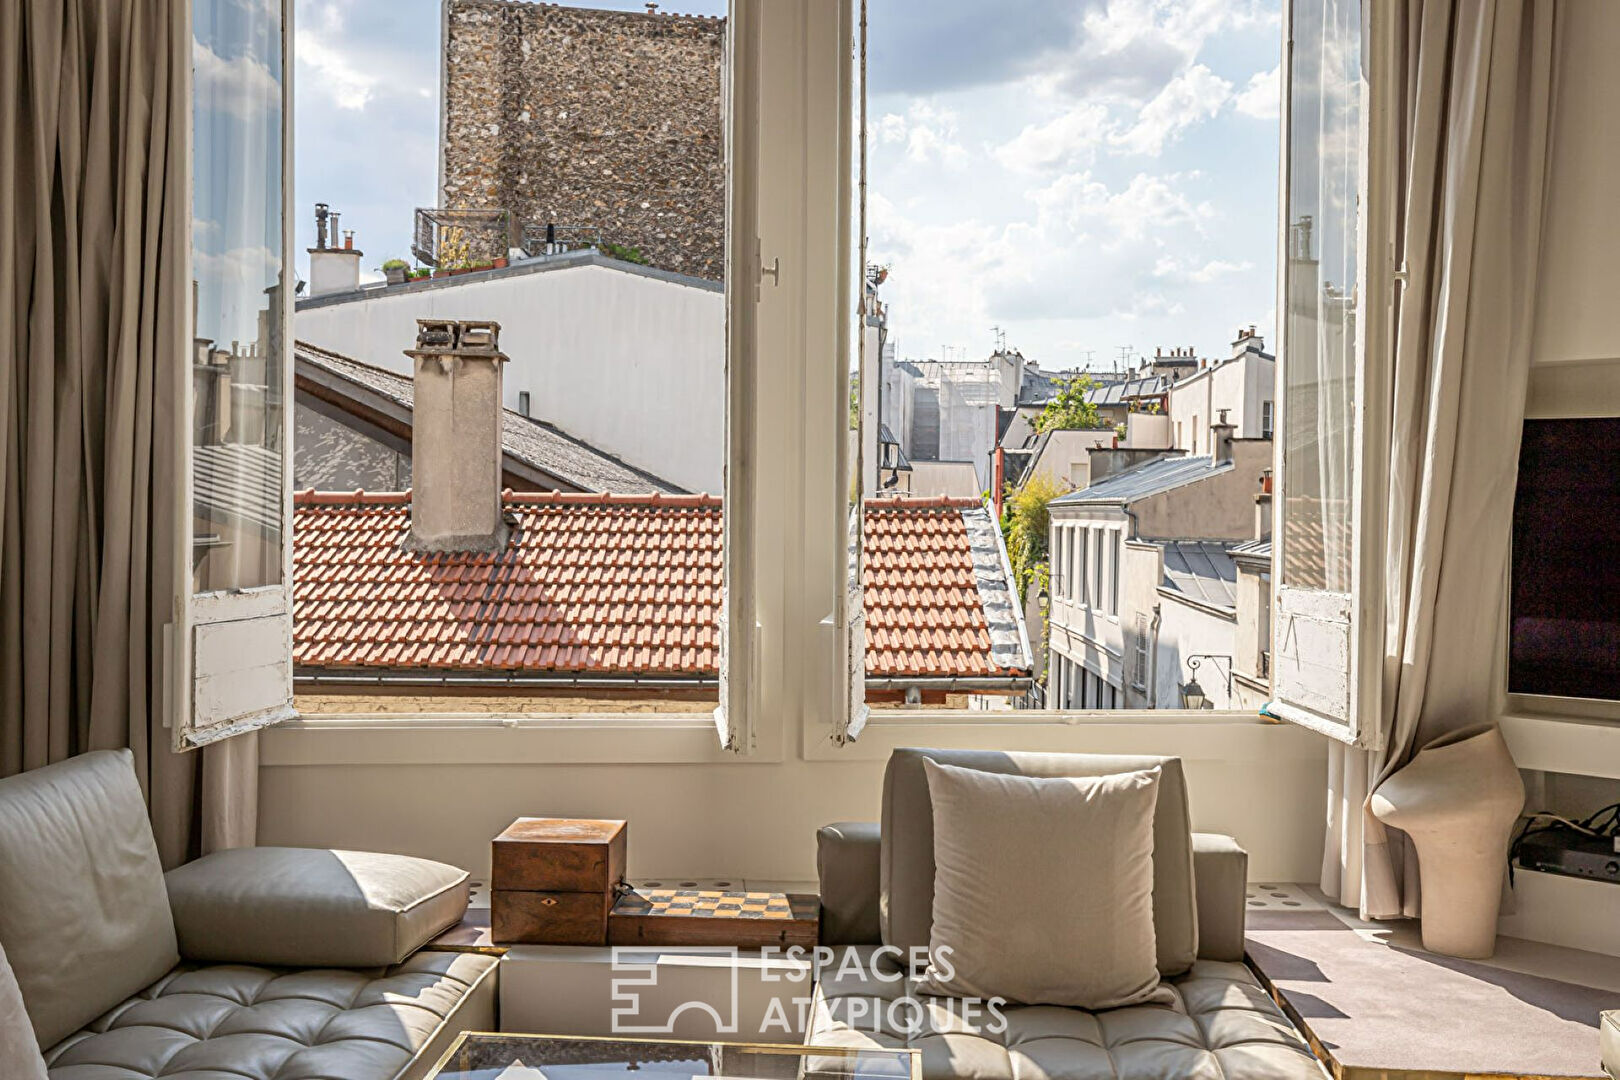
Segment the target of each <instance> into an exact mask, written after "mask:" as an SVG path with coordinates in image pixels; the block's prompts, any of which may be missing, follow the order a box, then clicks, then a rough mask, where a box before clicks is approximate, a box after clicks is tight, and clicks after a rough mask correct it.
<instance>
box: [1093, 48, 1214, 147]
mask: <svg viewBox="0 0 1620 1080" xmlns="http://www.w3.org/2000/svg"><path fill="white" fill-rule="evenodd" d="M1231 96H1232V84H1231V83H1229V82H1227V81H1226V80H1225V79H1223V78H1221V77H1220V76H1219V75H1217V74H1215V73H1214V72H1213V71H1211V70H1209V68H1207V67H1205V66H1204V65H1203V64H1197V65H1195V66H1193V67H1190V68H1188V69H1187V70H1186V71H1183V72H1182V73H1181V74H1179V75H1177V76H1176V77H1175V78H1173V79H1171V80H1170V81H1169V82H1168V83H1166V84H1165V87H1164V89H1162V90H1160V91H1159V92H1158V94H1156V95H1155V96H1154V98H1153V100H1151V101H1149V102H1148V103H1147V104H1146V105H1143V106H1142V108H1141V110H1140V111H1139V112H1138V113H1137V114H1136V122H1135V123H1134V124H1132V125H1131V126H1130V127H1128V128H1125V129H1124V130H1122V131H1119V132H1116V133H1114V134H1112V135H1110V136H1109V139H1108V141H1109V142H1110V143H1111V144H1113V145H1114V146H1117V147H1119V148H1120V150H1121V151H1123V152H1124V153H1128V154H1145V155H1147V156H1149V157H1157V156H1158V155H1159V154H1162V153H1163V152H1164V148H1165V146H1166V145H1168V144H1169V143H1172V142H1175V140H1176V139H1178V138H1180V137H1181V134H1182V133H1183V132H1185V131H1186V130H1187V129H1188V128H1191V127H1192V126H1194V125H1195V124H1198V123H1199V122H1201V121H1204V120H1209V119H1212V118H1213V117H1214V116H1215V114H1217V113H1219V112H1220V111H1221V106H1223V105H1225V104H1226V102H1227V99H1228V98H1230V97H1231Z"/></svg>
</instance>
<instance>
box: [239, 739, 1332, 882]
mask: <svg viewBox="0 0 1620 1080" xmlns="http://www.w3.org/2000/svg"><path fill="white" fill-rule="evenodd" d="M971 715H972V716H974V717H975V718H976V719H975V720H974V721H971V722H960V723H950V724H943V725H942V724H929V723H925V722H921V721H919V722H915V723H910V722H906V721H880V720H874V721H873V722H872V724H870V725H869V726H868V728H867V731H866V733H865V734H864V735H863V736H862V738H861V741H860V742H859V743H856V744H854V745H853V746H850V747H847V748H844V749H836V748H833V747H832V746H830V745H829V744H828V743H827V742H826V739H825V735H824V734H823V733H821V732H816V733H813V734H812V735H811V736H810V737H809V738H806V739H805V740H804V741H803V743H802V744H801V742H800V735H801V732H800V731H799V730H798V729H796V728H791V727H790V728H789V730H788V735H789V740H788V743H789V745H788V746H787V748H786V752H785V753H783V754H782V755H781V756H780V758H779V759H773V758H770V757H767V758H766V759H765V760H757V761H746V760H744V761H707V762H705V761H690V760H688V761H681V762H672V763H669V764H657V763H641V764H609V763H602V764H545V763H543V762H542V761H537V760H535V759H534V758H535V757H536V756H537V755H533V754H530V753H528V752H527V741H528V740H530V739H532V738H536V737H539V736H537V735H535V734H534V729H536V728H538V727H540V726H541V725H543V724H544V723H545V722H544V721H535V722H532V723H530V724H528V725H526V726H524V727H509V726H505V725H502V724H501V723H500V722H498V721H484V722H481V723H480V724H478V725H476V726H475V725H472V724H469V725H467V726H462V727H459V728H440V729H439V730H431V725H429V724H425V723H424V722H421V721H416V722H414V723H415V724H416V727H415V728H414V729H413V728H411V727H409V725H410V724H411V723H412V722H409V721H406V722H393V723H389V722H378V721H371V722H362V723H363V724H368V723H369V724H370V726H372V727H375V728H377V729H378V730H362V731H359V732H356V731H354V730H350V731H347V732H344V731H341V730H340V731H334V732H330V733H328V732H326V731H323V730H322V729H321V728H320V727H319V723H320V722H315V723H312V724H306V725H304V726H294V727H288V728H278V729H274V730H271V731H268V732H266V733H264V735H263V736H261V751H260V760H261V768H260V772H259V776H260V794H259V798H260V810H259V837H258V839H259V843H261V844H285V845H310V846H320V847H327V846H330V847H340V848H350V849H355V848H359V849H371V850H383V851H399V852H405V853H410V854H415V855H421V856H424V857H427V858H433V859H440V860H443V861H446V862H449V863H452V864H454V865H458V866H464V867H467V868H468V869H470V870H472V871H473V873H474V874H475V876H479V877H482V876H483V875H485V874H487V872H488V865H489V841H490V838H491V837H493V836H494V835H495V834H496V833H498V832H499V831H500V830H501V829H502V828H504V827H505V826H506V825H508V824H510V823H511V821H512V820H513V819H514V818H516V817H519V816H521V815H525V814H528V815H564V816H575V817H580V816H599V817H616V818H625V819H627V820H628V821H629V822H630V869H631V872H632V873H633V874H636V875H638V876H657V875H672V874H684V875H692V876H704V877H710V876H736V877H744V878H751V879H755V880H775V881H808V880H810V879H813V878H814V876H815V830H816V828H817V827H818V826H820V825H824V824H827V823H828V822H833V821H875V820H877V819H878V817H879V816H880V812H881V810H880V802H881V797H882V788H883V765H884V761H885V760H886V759H887V756H888V753H889V751H890V750H891V749H892V748H894V747H897V746H915V745H925V746H939V745H952V746H963V747H977V748H986V749H1031V750H1054V751H1073V752H1095V753H1164V754H1175V755H1178V756H1180V757H1181V758H1182V759H1183V763H1184V766H1185V768H1186V771H1187V777H1188V782H1189V785H1190V788H1191V798H1192V811H1193V825H1194V827H1195V828H1197V829H1200V830H1204V831H1213V832H1226V833H1230V834H1232V835H1235V836H1236V837H1237V838H1238V840H1239V841H1240V842H1241V843H1242V844H1243V845H1244V846H1245V847H1247V848H1248V850H1249V852H1250V864H1249V870H1250V876H1251V878H1253V879H1255V880H1284V881H1308V880H1314V878H1315V877H1316V874H1317V872H1318V868H1319V866H1320V863H1321V856H1322V851H1321V843H1322V835H1323V829H1322V812H1321V809H1322V806H1323V805H1324V800H1325V799H1326V789H1325V778H1326V775H1327V765H1326V744H1325V742H1324V741H1323V740H1322V738H1321V737H1320V736H1316V735H1312V734H1310V733H1308V732H1305V731H1302V730H1300V729H1298V728H1293V727H1288V726H1283V725H1274V724H1267V723H1263V722H1260V721H1255V720H1250V721H1238V722H1230V721H1220V720H1217V719H1215V718H1213V717H1206V716H1201V715H1194V714H1159V715H1158V716H1155V717H1152V718H1147V719H1144V720H1141V721H1132V722H1124V723H1122V722H1118V721H1117V720H1116V719H1110V717H1117V716H1118V714H1108V716H1104V717H1098V718H1095V719H1093V720H1085V721H1079V722H1072V721H1071V722H1058V723H1053V722H1047V723H1009V722H1008V719H1007V718H1008V717H1011V716H1014V715H1019V716H1027V715H1028V714H1005V713H1003V714H990V713H973V714H971ZM992 717H1000V719H993V718H992ZM658 723H659V724H663V723H665V722H662V721H660V722H658ZM667 723H669V724H671V725H679V724H681V723H682V722H681V721H669V722H667ZM693 734H694V736H701V738H702V739H706V740H707V742H708V744H710V745H712V744H713V742H714V731H713V727H712V725H711V724H708V723H706V722H703V721H699V722H698V723H697V725H696V727H695V729H694V731H693ZM650 741H651V740H650V739H649V742H650ZM386 758H392V759H394V760H382V759H386Z"/></svg>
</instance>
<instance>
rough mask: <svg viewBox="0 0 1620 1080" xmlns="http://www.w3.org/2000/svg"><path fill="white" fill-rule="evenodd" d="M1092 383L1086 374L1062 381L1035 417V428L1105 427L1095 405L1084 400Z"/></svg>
mask: <svg viewBox="0 0 1620 1080" xmlns="http://www.w3.org/2000/svg"><path fill="white" fill-rule="evenodd" d="M1096 385H1097V384H1096V383H1094V382H1092V381H1091V378H1090V376H1087V375H1076V376H1075V377H1074V378H1072V379H1069V380H1067V381H1065V382H1064V383H1063V386H1062V388H1061V389H1059V390H1058V392H1057V396H1056V397H1054V398H1053V399H1052V400H1051V401H1048V402H1047V403H1046V408H1045V409H1043V410H1041V415H1039V416H1037V417H1036V418H1035V430H1036V431H1037V432H1047V431H1084V430H1087V429H1090V428H1100V427H1104V426H1106V425H1104V424H1103V421H1102V417H1101V416H1100V415H1099V414H1098V412H1097V406H1096V405H1093V404H1092V403H1091V402H1089V401H1087V400H1086V394H1087V393H1089V392H1090V391H1091V390H1092V389H1094V388H1095V387H1096Z"/></svg>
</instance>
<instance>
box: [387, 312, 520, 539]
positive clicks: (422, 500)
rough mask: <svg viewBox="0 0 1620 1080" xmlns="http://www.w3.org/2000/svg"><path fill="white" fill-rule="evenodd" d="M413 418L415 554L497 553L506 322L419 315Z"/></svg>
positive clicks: (413, 352) (501, 529)
mask: <svg viewBox="0 0 1620 1080" xmlns="http://www.w3.org/2000/svg"><path fill="white" fill-rule="evenodd" d="M416 328H417V329H416V348H414V349H407V350H405V355H406V356H409V357H410V358H411V359H412V361H413V363H414V370H415V387H416V395H415V396H416V402H415V405H414V406H413V408H412V413H413V416H412V420H411V475H412V488H413V490H412V494H411V533H410V538H409V539H408V541H407V542H406V546H407V547H408V548H409V549H411V550H413V551H481V552H497V551H501V550H503V549H504V548H505V547H506V537H507V528H506V521H505V517H504V514H503V513H502V510H503V507H502V503H501V428H502V423H503V413H502V408H501V369H502V368H503V367H504V366H505V364H506V354H505V353H503V352H501V351H500V333H501V324H500V323H497V322H490V321H485V320H462V321H451V320H446V319H418V320H416Z"/></svg>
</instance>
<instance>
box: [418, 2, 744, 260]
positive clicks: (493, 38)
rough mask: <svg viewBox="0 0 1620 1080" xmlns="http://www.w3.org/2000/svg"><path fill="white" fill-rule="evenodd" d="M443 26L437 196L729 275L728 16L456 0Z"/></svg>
mask: <svg viewBox="0 0 1620 1080" xmlns="http://www.w3.org/2000/svg"><path fill="white" fill-rule="evenodd" d="M444 39H445V40H444V48H445V57H444V64H445V68H444V77H445V78H444V132H443V136H442V145H441V148H440V153H441V155H442V161H441V166H442V176H443V190H442V191H441V193H440V195H441V199H442V202H441V203H440V205H441V206H446V207H452V208H463V207H465V208H505V209H509V210H511V211H512V212H513V216H514V218H515V219H516V221H518V222H520V223H528V224H533V225H537V226H540V227H542V228H543V227H544V226H545V225H546V224H547V223H555V224H556V225H558V226H559V227H583V228H584V229H585V230H587V232H588V233H594V234H596V235H597V236H599V237H600V239H601V240H602V241H603V242H606V243H610V244H617V245H621V246H623V247H626V248H636V249H639V250H640V252H641V253H642V255H643V256H644V257H645V259H646V261H647V262H648V263H649V264H651V265H653V266H656V267H659V268H660V269H664V270H672V271H676V272H679V273H685V274H693V275H696V276H699V277H706V278H711V279H715V280H718V279H719V278H720V277H721V276H722V268H723V266H724V243H725V201H724V152H723V145H722V134H721V132H722V128H721V93H722V90H721V72H722V69H723V63H722V61H723V57H724V41H725V20H724V19H720V18H706V17H702V16H691V15H672V14H671V15H666V14H663V13H655V14H647V13H642V12H623V11H598V10H594V9H588V8H575V7H563V6H560V5H557V4H537V3H527V2H524V0H445V35H444ZM577 238H578V234H575V233H572V232H568V233H564V234H563V236H561V237H560V239H568V240H574V239H577Z"/></svg>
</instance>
